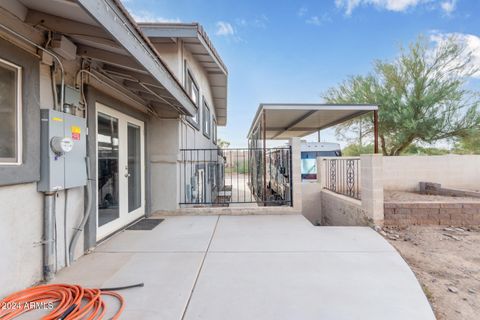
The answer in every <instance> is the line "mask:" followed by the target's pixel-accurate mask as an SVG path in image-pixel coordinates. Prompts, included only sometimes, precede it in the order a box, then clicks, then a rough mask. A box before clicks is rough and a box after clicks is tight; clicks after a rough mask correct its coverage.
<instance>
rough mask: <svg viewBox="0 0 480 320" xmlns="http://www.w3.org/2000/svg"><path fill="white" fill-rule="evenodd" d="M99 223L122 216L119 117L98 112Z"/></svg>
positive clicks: (100, 224)
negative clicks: (120, 201)
mask: <svg viewBox="0 0 480 320" xmlns="http://www.w3.org/2000/svg"><path fill="white" fill-rule="evenodd" d="M97 139H98V142H97V143H98V225H99V226H102V225H104V224H106V223H108V222H110V221H113V220H115V219H118V218H119V216H120V203H119V197H118V196H119V187H120V184H119V182H120V181H119V176H118V173H119V172H118V166H119V153H118V145H119V141H118V119H115V118H113V117H110V116H108V115H106V114H101V113H99V114H98V136H97Z"/></svg>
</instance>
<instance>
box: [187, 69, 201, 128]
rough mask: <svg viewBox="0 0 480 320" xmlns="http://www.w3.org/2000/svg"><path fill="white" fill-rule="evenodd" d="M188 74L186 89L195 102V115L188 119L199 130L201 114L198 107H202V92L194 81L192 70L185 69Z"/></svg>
mask: <svg viewBox="0 0 480 320" xmlns="http://www.w3.org/2000/svg"><path fill="white" fill-rule="evenodd" d="M185 70H186V71H185V72H186V74H185V89H186V90H187V92H188V94H189V95H190V98H192V100H193V102H194V103H195V107H196V110H195V114H194V115H193V116H192V117H188V118H187V119H188V120H189V122H190V123H191V124H193V126H195V127H196V128H197V129H198V128H199V124H200V122H199V113H198V106H199V105H200V92H199V90H198V86H197V84H196V83H195V80H194V79H193V76H192V74H191V72H190V70H188V69H185Z"/></svg>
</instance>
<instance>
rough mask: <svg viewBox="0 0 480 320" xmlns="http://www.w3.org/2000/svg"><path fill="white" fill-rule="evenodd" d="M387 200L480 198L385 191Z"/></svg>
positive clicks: (465, 199) (443, 200) (461, 200)
mask: <svg viewBox="0 0 480 320" xmlns="http://www.w3.org/2000/svg"><path fill="white" fill-rule="evenodd" d="M384 199H385V202H410V201H442V202H445V201H448V202H455V203H458V202H480V198H473V197H447V196H435V195H428V194H420V193H415V192H406V191H385V192H384Z"/></svg>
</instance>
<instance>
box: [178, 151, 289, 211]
mask: <svg viewBox="0 0 480 320" xmlns="http://www.w3.org/2000/svg"><path fill="white" fill-rule="evenodd" d="M180 152H181V160H180V168H179V170H180V205H183V206H185V205H190V206H192V205H193V206H229V205H231V204H244V203H252V204H253V203H255V204H257V205H265V206H272V205H291V204H292V200H291V199H292V181H291V170H292V166H291V160H292V156H291V148H290V147H288V148H245V149H241V148H230V149H181V150H180Z"/></svg>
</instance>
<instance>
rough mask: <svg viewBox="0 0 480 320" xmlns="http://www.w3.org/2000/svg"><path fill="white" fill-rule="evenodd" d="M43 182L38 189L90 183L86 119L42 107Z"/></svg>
mask: <svg viewBox="0 0 480 320" xmlns="http://www.w3.org/2000/svg"><path fill="white" fill-rule="evenodd" d="M40 120H41V124H40V127H41V138H40V139H41V142H40V149H41V152H40V158H41V159H40V161H41V163H40V181H39V183H38V187H37V189H38V191H41V192H53V191H58V190H64V189H69V188H75V187H81V186H85V185H86V184H87V165H86V155H87V143H86V142H87V138H86V131H87V128H86V122H85V119H84V118H81V117H77V116H74V115H71V114H68V113H64V112H60V111H55V110H51V109H41V110H40Z"/></svg>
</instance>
